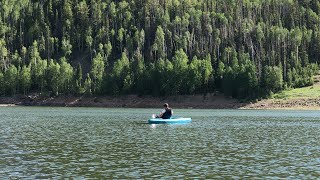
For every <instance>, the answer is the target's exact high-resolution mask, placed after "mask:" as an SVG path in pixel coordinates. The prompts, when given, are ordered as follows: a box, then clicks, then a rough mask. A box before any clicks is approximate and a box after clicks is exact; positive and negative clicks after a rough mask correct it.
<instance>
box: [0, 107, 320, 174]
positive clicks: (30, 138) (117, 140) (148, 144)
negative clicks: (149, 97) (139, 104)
mask: <svg viewBox="0 0 320 180" xmlns="http://www.w3.org/2000/svg"><path fill="white" fill-rule="evenodd" d="M150 112H154V110H148V109H103V108H21V107H19V108H2V109H0V113H1V114H2V117H1V118H0V137H1V138H0V147H1V148H0V154H1V156H0V169H1V171H0V177H1V178H13V179H25V178H27V179H40V178H41V179H42V178H43V179H52V178H56V179H62V178H77V179H85V178H98V179H146V178H147V179H158V178H165V179H218V178H219V179H231V178H232V179H240V178H241V179H247V178H255V179H271V178H273V179H279V178H280V179H282V178H288V179H316V178H317V177H319V176H320V166H319V164H320V158H319V157H320V141H319V137H320V131H319V130H320V120H319V119H318V117H319V115H320V114H319V113H318V112H316V111H308V112H305V111H303V112H301V113H296V112H295V116H292V114H291V112H290V111H289V112H288V111H231V110H219V111H214V110H176V111H175V113H177V114H182V115H183V116H192V118H193V122H192V123H189V124H183V125H167V124H161V125H155V124H147V123H146V120H147V118H148V117H149V114H150ZM26 114H27V116H26ZM261 114H263V116H262V115H261Z"/></svg>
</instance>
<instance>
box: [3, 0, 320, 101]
mask: <svg viewBox="0 0 320 180" xmlns="http://www.w3.org/2000/svg"><path fill="white" fill-rule="evenodd" d="M319 13H320V11H319V2H317V1H223V0H216V1H204V0H199V1H191V0H188V1H180V0H173V1H147V2H144V1H137V0H131V1H101V0H98V1H93V0H90V1H88V0H87V1H84V0H81V1H72V0H63V1H62V0H50V1H25V0H21V1H18V0H11V1H8V0H5V1H1V2H0V14H1V17H0V71H1V73H2V74H3V77H5V76H9V75H8V73H9V72H8V70H9V68H10V71H12V72H11V73H13V67H12V66H14V67H15V68H16V69H17V72H18V73H19V75H18V77H19V81H17V82H16V83H17V84H16V87H14V88H13V87H10V88H9V89H8V87H9V84H8V83H7V81H9V80H7V79H6V78H3V84H6V85H5V86H3V88H2V91H0V94H1V95H4V94H5V93H7V94H8V93H9V94H14V93H16V90H19V92H20V93H28V92H30V91H33V92H46V91H52V92H53V93H55V94H60V93H64V94H70V93H72V94H84V93H85V94H88V95H96V94H128V93H138V94H141V95H142V94H153V95H160V96H166V95H178V94H195V93H207V92H214V91H217V90H220V91H223V92H224V93H225V94H226V95H228V96H233V97H237V98H254V96H262V95H264V93H267V94H268V93H269V92H274V91H279V90H282V89H283V88H285V87H294V88H295V87H302V86H306V85H311V84H313V79H312V76H313V75H314V74H315V71H317V69H318V68H317V66H318V65H317V64H319V62H320V58H319V54H320V28H319V27H320V21H319V19H320V18H319ZM123 52H125V53H123ZM51 59H52V60H51ZM190 60H192V61H190ZM48 62H49V63H48ZM76 66H78V67H76ZM276 66H277V67H276ZM73 69H75V70H73ZM29 70H30V78H31V79H30V80H29V79H28V77H29V75H28V74H29ZM6 74H7V75H6ZM9 74H10V73H9ZM82 76H84V77H82ZM281 79H282V80H281ZM273 80H276V84H275V83H271V82H272V81H273ZM10 86H11V84H10Z"/></svg>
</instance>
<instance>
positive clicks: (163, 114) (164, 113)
mask: <svg viewBox="0 0 320 180" xmlns="http://www.w3.org/2000/svg"><path fill="white" fill-rule="evenodd" d="M163 107H164V109H163V110H162V111H161V112H160V114H159V115H158V116H157V117H156V118H162V119H170V118H171V116H172V114H173V111H172V109H171V108H170V107H169V104H168V103H164V105H163Z"/></svg>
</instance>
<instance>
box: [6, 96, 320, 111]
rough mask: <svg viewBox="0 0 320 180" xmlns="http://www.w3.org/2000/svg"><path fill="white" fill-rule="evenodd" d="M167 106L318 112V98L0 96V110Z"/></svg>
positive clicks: (319, 106) (319, 100)
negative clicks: (33, 107) (255, 100)
mask: <svg viewBox="0 0 320 180" xmlns="http://www.w3.org/2000/svg"><path fill="white" fill-rule="evenodd" d="M163 103H169V105H170V106H171V107H173V108H178V109H243V110H246V109H262V110H263V109H269V110H278V109H280V110H320V98H295V99H291V100H283V99H282V100H279V99H263V100H261V101H258V102H246V103H243V102H240V101H239V100H237V99H232V98H228V97H225V96H223V95H212V94H208V95H206V96H204V95H179V96H170V97H153V96H137V95H123V96H117V97H116V96H95V97H87V96H57V97H47V96H37V95H29V96H21V95H20V96H15V97H0V107H13V106H47V107H105V108H161V107H162V104H163Z"/></svg>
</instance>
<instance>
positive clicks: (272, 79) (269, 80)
mask: <svg viewBox="0 0 320 180" xmlns="http://www.w3.org/2000/svg"><path fill="white" fill-rule="evenodd" d="M263 85H264V87H265V91H266V92H268V93H269V92H273V93H275V92H278V91H280V90H282V89H283V78H282V70H281V68H279V67H277V66H266V67H265V68H264V76H263Z"/></svg>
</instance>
